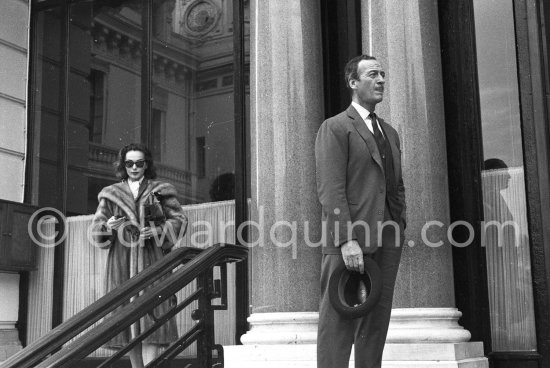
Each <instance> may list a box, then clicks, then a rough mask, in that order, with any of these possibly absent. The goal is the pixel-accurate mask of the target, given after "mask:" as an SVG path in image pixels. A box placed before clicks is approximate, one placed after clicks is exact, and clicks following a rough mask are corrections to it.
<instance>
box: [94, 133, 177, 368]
mask: <svg viewBox="0 0 550 368" xmlns="http://www.w3.org/2000/svg"><path fill="white" fill-rule="evenodd" d="M115 166H116V174H117V176H118V177H119V178H120V179H122V181H121V182H120V183H116V184H113V185H110V186H108V187H105V188H103V190H102V191H101V192H100V193H99V195H98V200H99V206H98V208H97V211H96V213H95V216H94V220H93V230H94V231H93V233H94V241H95V242H96V245H97V246H98V247H101V248H106V249H108V251H109V254H108V258H107V269H106V274H105V285H106V292H109V291H111V290H113V289H115V288H116V287H118V286H119V285H120V284H122V283H123V282H125V281H126V280H128V279H129V278H131V277H133V276H134V275H136V274H137V273H138V272H140V271H142V270H143V269H144V268H146V267H148V266H150V265H151V264H153V263H155V262H156V261H158V260H159V259H160V258H162V256H163V254H164V253H165V252H166V251H168V250H169V249H170V248H171V247H172V246H174V244H175V243H176V242H177V241H178V240H179V239H181V238H182V237H183V235H184V234H185V231H186V228H187V218H186V216H185V215H184V213H183V211H182V208H181V206H180V204H179V203H178V200H177V198H176V189H175V188H174V186H173V185H171V184H168V183H164V182H160V181H155V180H154V179H155V178H156V172H155V166H154V164H153V158H152V155H151V152H150V151H149V149H147V147H145V146H144V145H142V144H135V143H133V144H129V145H127V146H125V147H123V148H122V149H121V150H120V152H119V155H118V162H117V163H116V164H115ZM154 197H156V198H157V200H160V205H161V207H162V210H163V212H164V216H165V219H164V220H161V221H157V222H154V223H153V222H150V221H147V222H149V223H146V219H145V214H144V206H145V205H146V204H149V203H151V201H154V199H153V198H154ZM163 236H164V240H163V243H162V244H159V239H163ZM169 308H170V302H169V301H165V302H164V303H162V304H160V305H159V306H158V307H156V308H155V310H154V313H153V314H154V315H156V316H157V317H158V316H162V315H163V314H164V313H165V312H166V311H168V309H169ZM153 322H154V321H153V318H152V316H151V314H148V315H146V316H145V317H144V318H142V319H141V320H140V322H139V323H135V324H134V325H132V326H131V328H129V329H127V330H126V331H123V332H122V333H120V334H119V335H117V336H116V337H114V338H113V339H112V340H111V341H109V343H107V344H106V347H107V348H113V349H120V348H122V347H123V346H125V345H126V344H127V343H128V342H129V341H130V340H131V339H133V338H134V337H136V336H137V335H138V334H139V333H141V332H143V331H144V330H145V329H147V328H148V327H150V326H151V325H152V324H153ZM176 339H177V328H176V323H175V320H174V319H171V320H170V321H169V322H167V323H165V324H164V325H163V326H161V327H160V328H159V329H157V330H156V331H155V332H154V333H153V334H152V335H150V336H149V337H147V338H146V339H145V340H144V341H143V345H138V346H137V347H135V348H134V349H132V351H131V352H130V361H131V363H132V367H133V368H142V367H143V366H144V358H145V364H147V363H148V362H149V361H151V360H152V359H153V358H154V356H155V355H156V353H157V349H158V347H159V346H166V345H168V344H169V343H171V342H173V341H175V340H176Z"/></svg>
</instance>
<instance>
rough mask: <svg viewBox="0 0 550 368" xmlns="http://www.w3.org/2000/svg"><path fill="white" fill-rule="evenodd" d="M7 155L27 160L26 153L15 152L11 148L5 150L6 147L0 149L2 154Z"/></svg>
mask: <svg viewBox="0 0 550 368" xmlns="http://www.w3.org/2000/svg"><path fill="white" fill-rule="evenodd" d="M2 153H4V154H6V155H9V156H15V157H17V158H19V159H21V160H24V159H25V153H24V152H19V151H14V150H11V149H9V148H4V147H0V154H2Z"/></svg>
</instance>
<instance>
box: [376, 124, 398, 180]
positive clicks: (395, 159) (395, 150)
mask: <svg viewBox="0 0 550 368" xmlns="http://www.w3.org/2000/svg"><path fill="white" fill-rule="evenodd" d="M378 123H380V126H381V127H382V130H384V135H385V136H386V138H387V140H388V142H390V148H391V154H392V156H393V157H392V158H393V171H394V172H395V177H396V178H398V177H399V167H401V163H400V161H401V152H400V151H399V148H397V145H396V144H395V142H396V141H395V140H396V139H399V138H397V137H394V136H393V132H392V130H391V129H390V126H389V125H388V123H386V122H385V121H384V120H382V119H380V118H378ZM390 134H392V136H391V137H390Z"/></svg>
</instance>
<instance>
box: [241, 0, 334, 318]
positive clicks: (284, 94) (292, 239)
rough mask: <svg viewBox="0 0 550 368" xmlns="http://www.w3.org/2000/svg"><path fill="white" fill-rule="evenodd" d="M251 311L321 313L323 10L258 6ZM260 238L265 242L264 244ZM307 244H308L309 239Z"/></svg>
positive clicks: (264, 2) (287, 0)
mask: <svg viewBox="0 0 550 368" xmlns="http://www.w3.org/2000/svg"><path fill="white" fill-rule="evenodd" d="M251 3H252V4H251V24H252V27H251V77H250V80H251V96H250V103H251V133H250V134H251V161H252V165H251V166H252V174H251V177H252V205H251V207H252V212H251V219H252V220H253V221H258V223H260V224H261V225H262V229H261V230H260V234H258V233H257V232H254V233H253V234H252V236H251V239H250V240H251V241H252V242H254V241H256V240H259V245H256V246H254V247H252V248H251V256H250V263H251V274H250V280H251V294H250V296H251V298H250V299H251V313H252V316H254V315H255V314H257V313H268V312H304V311H317V310H318V304H319V270H320V262H321V251H320V249H319V248H315V247H310V246H308V245H307V240H308V239H311V242H318V241H319V240H320V230H319V229H320V216H321V209H320V205H319V203H318V200H317V194H316V193H317V191H316V180H315V152H314V144H315V137H316V134H317V130H318V128H319V126H320V125H321V123H322V121H323V67H322V55H321V28H320V9H319V4H318V3H317V2H312V1H306V0H298V1H297V0H284V1H268V0H256V1H252V2H251ZM258 236H259V237H260V238H259V239H258ZM306 238H307V239H306Z"/></svg>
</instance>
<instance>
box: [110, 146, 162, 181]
mask: <svg viewBox="0 0 550 368" xmlns="http://www.w3.org/2000/svg"><path fill="white" fill-rule="evenodd" d="M130 151H140V152H143V156H144V157H143V158H144V160H145V162H146V163H147V169H145V174H144V176H145V177H146V178H147V179H155V178H156V177H157V169H156V167H155V164H154V163H153V155H152V154H151V151H149V148H147V146H145V145H144V144H141V143H130V144H129V145H127V146H124V147H122V148H121V149H120V151H119V152H118V160H117V161H116V162H115V163H114V166H115V173H116V176H117V177H118V178H119V179H122V180H127V179H128V173H127V172H126V167H125V166H124V161H125V160H126V154H127V153H128V152H130Z"/></svg>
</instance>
